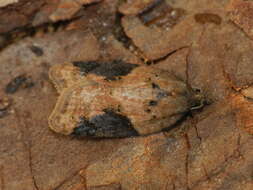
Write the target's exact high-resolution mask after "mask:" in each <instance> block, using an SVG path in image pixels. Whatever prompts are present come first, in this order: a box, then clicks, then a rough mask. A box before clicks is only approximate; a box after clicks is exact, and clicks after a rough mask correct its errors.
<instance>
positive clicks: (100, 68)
mask: <svg viewBox="0 0 253 190" xmlns="http://www.w3.org/2000/svg"><path fill="white" fill-rule="evenodd" d="M73 65H74V66H76V67H79V68H80V71H81V72H82V73H84V74H88V73H93V74H96V75H99V76H104V77H105V78H106V80H116V79H117V78H119V77H120V76H126V75H127V74H129V73H130V72H131V71H132V70H133V69H134V68H136V67H137V66H138V65H136V64H130V63H125V62H123V61H121V60H114V61H112V62H106V63H99V62H95V61H88V62H82V61H77V62H73Z"/></svg>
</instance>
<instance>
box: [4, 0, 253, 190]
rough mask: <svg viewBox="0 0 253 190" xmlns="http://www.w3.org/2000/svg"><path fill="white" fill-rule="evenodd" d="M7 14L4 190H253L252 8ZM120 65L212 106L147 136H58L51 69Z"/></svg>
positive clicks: (53, 2)
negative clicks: (166, 80)
mask: <svg viewBox="0 0 253 190" xmlns="http://www.w3.org/2000/svg"><path fill="white" fill-rule="evenodd" d="M5 4H6V5H5ZM207 5H208V6H207ZM0 6H1V8H0V48H1V50H0V190H104V189H106V190H116V189H124V190H133V189H138V190H139V189H141V190H151V189H152V190H156V189H157V190H158V189H159V190H160V189H161V190H179V189H180V190H190V189H191V190H203V189H205V190H206V189H207V190H227V189H229V190H251V189H253V150H252V146H253V137H252V134H253V120H252V114H253V101H252V99H253V90H252V87H251V85H252V84H253V64H252V62H253V54H252V50H253V43H252V31H253V27H252V26H253V25H252V23H251V22H252V20H253V17H252V14H251V12H250V10H251V9H252V7H253V2H252V1H249V0H248V1H242V0H231V1H229V0H212V1H210V0H191V1H189V0H176V1H173V0H166V1H154V0H150V1H143V4H142V1H136V3H131V1H130V0H129V1H128V0H127V1H125V2H123V1H120V0H119V1H117V0H103V1H102V0H101V1H97V0H94V1H92V0H75V1H67V0H36V1H31V0H19V1H6V3H4V2H3V4H2V5H1V4H0ZM124 14H125V15H124ZM115 59H121V60H124V61H127V62H130V63H134V64H146V63H148V64H156V66H157V67H158V68H162V69H165V70H168V71H170V72H172V73H174V74H175V75H176V76H177V77H179V78H181V79H182V80H184V81H185V82H186V83H188V84H189V85H190V86H191V87H193V88H197V89H199V90H200V91H201V92H202V93H203V94H205V96H206V99H207V100H208V103H209V104H208V105H205V106H204V107H203V108H202V109H200V110H195V111H193V112H192V113H189V114H188V115H187V116H186V117H185V119H184V120H183V121H182V122H180V123H178V125H177V126H175V128H174V129H172V130H170V131H166V132H161V133H158V134H155V135H151V136H146V137H134V138H124V139H100V140H93V139H88V138H84V139H76V138H73V137H70V136H61V135H59V134H56V133H54V132H52V131H51V130H50V129H49V128H48V120H47V119H48V116H49V115H50V113H51V112H52V110H53V107H54V105H55V102H56V99H57V97H58V94H57V92H56V89H55V88H54V86H53V85H52V83H51V81H50V80H49V78H48V70H49V68H50V67H51V66H52V65H55V64H62V63H63V62H73V61H90V60H96V61H102V62H105V61H108V60H115Z"/></svg>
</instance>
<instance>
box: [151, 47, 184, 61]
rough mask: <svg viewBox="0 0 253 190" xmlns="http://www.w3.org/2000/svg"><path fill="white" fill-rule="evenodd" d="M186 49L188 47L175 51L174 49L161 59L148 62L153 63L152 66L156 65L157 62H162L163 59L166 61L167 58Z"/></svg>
mask: <svg viewBox="0 0 253 190" xmlns="http://www.w3.org/2000/svg"><path fill="white" fill-rule="evenodd" d="M186 48H189V46H183V47H180V48H177V49H175V50H173V51H170V52H169V53H167V54H166V55H165V56H162V57H160V58H158V59H155V60H152V61H150V62H151V63H153V64H158V63H159V62H161V61H164V60H165V59H167V58H168V57H170V56H172V55H173V54H175V53H177V52H178V51H180V50H183V49H186Z"/></svg>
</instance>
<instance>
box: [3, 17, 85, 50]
mask: <svg viewBox="0 0 253 190" xmlns="http://www.w3.org/2000/svg"><path fill="white" fill-rule="evenodd" d="M80 17H81V16H77V17H74V18H72V19H69V20H63V21H58V22H55V23H45V24H42V25H39V26H36V27H33V26H25V27H21V28H16V29H14V30H12V31H10V32H8V33H4V34H0V52H1V51H2V50H3V49H5V48H7V47H8V46H9V45H12V44H14V43H17V42H19V41H21V40H23V39H24V38H27V37H34V36H36V34H37V32H43V33H45V34H47V33H52V32H57V31H58V30H59V29H63V28H65V27H67V26H68V25H69V24H70V23H71V22H74V21H76V20H78V19H79V18H80Z"/></svg>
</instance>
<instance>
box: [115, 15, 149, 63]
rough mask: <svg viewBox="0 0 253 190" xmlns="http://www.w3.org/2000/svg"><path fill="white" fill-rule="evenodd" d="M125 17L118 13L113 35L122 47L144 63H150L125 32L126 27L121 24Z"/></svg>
mask: <svg viewBox="0 0 253 190" xmlns="http://www.w3.org/2000/svg"><path fill="white" fill-rule="evenodd" d="M123 16H124V15H123V14H121V13H119V12H117V13H116V16H115V17H116V18H115V24H114V29H113V35H114V37H115V38H116V39H117V40H118V41H119V42H121V43H122V45H123V46H124V47H125V48H126V49H127V50H129V51H130V52H132V53H133V54H135V55H136V56H137V57H138V58H139V59H140V60H141V61H142V62H143V63H146V62H148V59H147V58H145V56H144V53H143V52H142V51H141V50H140V48H138V47H137V46H136V45H135V44H134V42H133V40H132V39H131V38H129V37H128V36H127V35H126V33H125V31H124V27H123V26H122V24H121V20H122V17H123Z"/></svg>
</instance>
